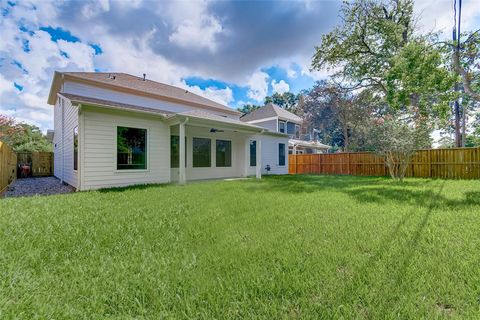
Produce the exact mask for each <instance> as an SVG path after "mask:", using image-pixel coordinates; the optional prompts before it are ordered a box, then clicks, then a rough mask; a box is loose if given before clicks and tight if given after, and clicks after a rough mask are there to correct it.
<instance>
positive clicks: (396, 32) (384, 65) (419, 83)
mask: <svg viewBox="0 0 480 320" xmlns="http://www.w3.org/2000/svg"><path fill="white" fill-rule="evenodd" d="M342 16H343V17H342V18H343V19H342V21H343V22H342V24H340V25H339V26H337V27H336V28H335V29H334V30H333V31H332V32H330V33H328V34H326V35H324V36H323V37H322V43H321V45H320V46H318V47H316V53H315V55H314V57H313V61H312V67H313V68H314V69H332V70H336V72H335V74H334V76H333V78H334V79H335V80H336V81H339V82H341V83H342V85H344V86H345V84H347V86H348V87H349V88H350V89H358V88H369V89H371V90H374V91H375V92H376V93H377V94H378V95H381V96H383V97H384V98H386V99H387V102H388V104H389V106H390V107H391V108H397V109H402V108H411V109H412V110H413V111H415V112H416V113H417V115H420V114H422V113H425V112H429V111H432V108H431V107H432V106H433V107H439V108H440V111H442V110H445V109H446V108H445V106H446V105H447V100H446V99H448V98H449V97H450V96H448V95H445V94H444V93H445V90H446V89H448V88H447V86H448V85H449V84H450V85H452V86H453V79H452V77H451V76H450V75H449V73H448V72H447V70H446V69H445V61H443V60H442V55H441V54H440V52H439V49H437V48H436V47H433V46H431V45H430V44H431V43H430V42H431V41H433V40H435V39H434V37H433V36H432V35H428V36H418V35H415V31H416V30H415V18H414V15H413V1H412V0H383V1H375V0H357V1H353V2H345V3H344V5H343V7H342ZM432 102H433V104H432ZM436 111H438V110H436Z"/></svg>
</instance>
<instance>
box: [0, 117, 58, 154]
mask: <svg viewBox="0 0 480 320" xmlns="http://www.w3.org/2000/svg"><path fill="white" fill-rule="evenodd" d="M0 140H2V141H3V142H5V143H6V144H8V145H9V146H10V147H11V148H12V149H13V150H14V151H15V152H31V151H47V152H48V151H52V144H51V143H50V141H48V139H47V137H46V136H45V135H44V134H43V133H42V131H41V130H40V128H38V127H37V126H34V125H30V124H27V123H18V122H16V121H15V119H13V118H8V117H6V116H1V115H0Z"/></svg>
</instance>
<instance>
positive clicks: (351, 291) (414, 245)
mask: <svg viewBox="0 0 480 320" xmlns="http://www.w3.org/2000/svg"><path fill="white" fill-rule="evenodd" d="M444 187H445V181H443V183H442V184H441V185H440V187H439V188H438V190H437V191H436V192H432V193H433V197H432V198H431V199H430V200H429V201H428V203H427V206H426V210H425V212H424V213H423V214H422V215H421V218H420V222H419V223H418V225H417V226H416V228H415V230H414V231H413V233H412V236H411V238H410V240H408V242H407V243H406V244H405V245H404V246H403V247H402V249H401V252H402V254H401V255H397V254H396V255H394V258H393V259H395V260H394V261H393V263H392V264H393V265H394V266H395V269H394V272H393V274H392V275H391V276H392V278H393V279H394V282H393V283H392V282H387V284H386V285H387V286H389V288H388V289H387V288H386V289H385V290H383V289H380V288H376V291H378V292H389V293H391V294H392V296H394V294H393V293H394V292H395V291H396V290H397V291H398V290H400V291H401V290H404V289H405V288H403V286H405V285H408V283H406V282H405V275H406V274H407V271H408V268H409V266H410V264H411V261H412V259H413V257H414V256H415V254H416V253H417V251H418V245H419V241H420V238H421V236H422V234H423V231H424V229H425V227H426V226H427V224H428V221H429V220H430V217H431V215H432V211H433V209H434V208H435V207H436V206H437V205H436V199H438V197H439V196H440V195H441V193H442V192H443V189H444ZM416 213H418V209H417V208H413V209H412V210H410V212H408V213H406V214H404V215H403V216H402V217H401V219H400V220H399V222H398V223H397V224H396V225H395V226H394V227H393V229H392V230H391V231H390V232H387V233H386V235H385V236H384V237H383V239H382V240H381V241H380V245H379V248H378V250H376V252H375V253H374V254H373V255H371V256H370V257H369V258H368V259H367V261H366V262H365V263H364V264H363V265H361V266H360V267H359V268H358V270H356V272H355V276H354V277H353V278H352V279H351V280H350V281H349V282H348V283H346V284H345V286H344V287H343V296H342V299H341V301H350V302H352V303H356V302H358V299H360V300H362V299H363V297H362V296H361V294H360V293H359V292H358V291H360V292H362V288H361V287H363V286H369V285H371V284H369V283H368V282H369V280H368V277H367V278H365V275H367V274H369V273H371V272H372V270H373V269H374V268H375V264H376V263H378V262H381V261H383V257H384V256H385V255H388V254H389V253H390V250H392V246H393V244H394V242H395V241H396V240H397V239H398V234H399V232H400V230H401V229H402V227H404V226H405V225H406V224H407V223H408V221H410V220H411V219H412V217H413V216H414V215H415V214H416ZM407 289H408V288H406V289H405V290H407ZM397 293H398V292H397ZM400 294H401V292H400ZM378 301H379V302H380V303H381V304H385V303H391V301H390V300H389V299H387V302H385V300H384V299H378ZM385 308H386V309H388V306H385ZM380 309H382V308H380Z"/></svg>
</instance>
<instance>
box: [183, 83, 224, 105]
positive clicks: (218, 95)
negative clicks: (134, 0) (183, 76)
mask: <svg viewBox="0 0 480 320" xmlns="http://www.w3.org/2000/svg"><path fill="white" fill-rule="evenodd" d="M183 87H184V88H185V89H187V90H189V91H191V92H193V93H196V94H198V95H200V96H203V97H205V98H207V99H210V100H213V101H215V102H218V103H220V104H223V105H226V106H228V105H229V104H230V103H231V102H232V101H233V100H234V99H233V91H232V89H231V88H230V87H226V88H225V89H219V88H216V87H207V88H205V90H202V89H201V88H200V87H199V86H189V85H187V84H186V83H185V82H183Z"/></svg>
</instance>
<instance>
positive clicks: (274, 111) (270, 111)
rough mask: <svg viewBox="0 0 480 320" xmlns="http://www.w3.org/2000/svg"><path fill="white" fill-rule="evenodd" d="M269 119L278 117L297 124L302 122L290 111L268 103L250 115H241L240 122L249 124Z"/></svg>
mask: <svg viewBox="0 0 480 320" xmlns="http://www.w3.org/2000/svg"><path fill="white" fill-rule="evenodd" d="M271 117H279V118H280V119H283V120H288V121H292V122H297V123H301V122H302V118H300V117H299V116H297V115H295V114H293V113H291V112H290V111H287V110H285V109H282V108H280V107H279V106H277V105H275V104H273V103H268V104H267V105H265V106H263V107H261V108H258V109H256V110H253V111H252V112H250V113H247V114H245V115H243V116H242V117H241V118H240V120H242V121H244V122H250V121H255V120H261V119H267V118H271Z"/></svg>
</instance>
